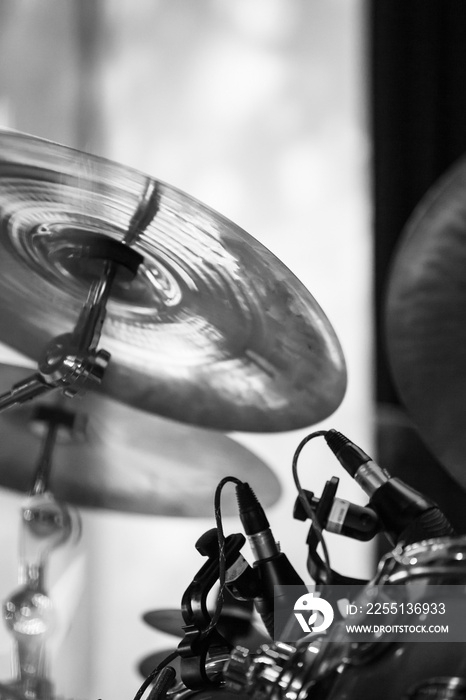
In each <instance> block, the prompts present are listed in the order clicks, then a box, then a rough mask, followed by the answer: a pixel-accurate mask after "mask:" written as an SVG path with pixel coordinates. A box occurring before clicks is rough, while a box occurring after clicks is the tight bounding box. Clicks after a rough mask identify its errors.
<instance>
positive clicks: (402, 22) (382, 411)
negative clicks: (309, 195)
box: [368, 0, 466, 531]
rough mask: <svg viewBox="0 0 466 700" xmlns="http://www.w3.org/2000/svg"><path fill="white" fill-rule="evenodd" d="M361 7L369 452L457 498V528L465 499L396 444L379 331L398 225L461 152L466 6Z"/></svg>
mask: <svg viewBox="0 0 466 700" xmlns="http://www.w3.org/2000/svg"><path fill="white" fill-rule="evenodd" d="M368 9H369V12H368V17H369V32H370V42H369V45H370V61H369V65H370V110H371V130H372V139H373V201H374V239H375V261H374V263H375V266H374V269H375V280H374V283H375V305H376V308H375V317H376V400H377V403H378V405H379V421H378V426H379V436H378V437H379V440H378V445H379V451H380V452H381V453H382V454H381V456H382V458H383V457H387V458H388V459H391V460H393V462H394V463H393V464H392V465H389V466H390V468H391V469H392V470H394V471H396V472H398V475H399V476H400V477H401V478H405V480H409V481H411V483H412V482H413V481H414V482H416V481H417V483H413V485H414V486H415V487H416V488H422V490H423V491H424V492H426V490H429V489H430V490H431V491H432V492H433V493H432V494H430V495H432V496H434V497H436V500H437V501H439V502H441V501H442V498H444V497H445V498H446V500H447V501H448V502H449V505H448V503H447V508H448V509H449V511H450V512H449V515H450V516H451V515H452V506H451V499H452V498H457V500H458V509H460V510H461V513H458V514H457V513H456V509H455V508H454V509H453V510H454V511H455V512H454V513H453V516H452V518H451V519H452V520H455V519H456V520H457V525H458V527H459V528H460V529H462V530H463V531H466V517H465V516H464V515H463V514H462V513H463V511H464V510H465V508H464V505H465V503H464V500H463V499H465V498H466V497H464V496H463V494H460V493H459V491H460V489H459V487H458V486H456V484H454V483H453V482H452V480H451V479H449V477H448V475H446V474H444V472H443V469H442V468H441V467H440V466H439V465H438V464H437V463H436V462H435V460H434V459H433V458H432V456H431V455H429V454H428V453H427V451H425V449H424V447H423V444H422V441H421V440H419V439H418V436H415V435H414V436H413V435H412V434H411V433H410V437H409V439H407V440H404V442H405V444H404V446H403V437H402V435H404V436H405V438H406V435H407V433H406V430H407V423H406V420H405V417H404V416H403V413H402V407H401V406H400V402H399V399H398V397H397V394H396V390H395V388H394V385H393V382H392V378H391V376H390V371H389V367H388V363H387V357H386V355H385V341H384V331H383V324H384V294H385V290H386V285H387V279H388V277H389V271H390V261H391V259H392V256H393V253H394V250H395V247H396V244H397V241H398V239H399V237H400V234H401V232H402V230H403V227H404V225H405V223H406V221H407V219H408V217H409V216H410V214H411V212H412V211H413V209H414V207H415V206H416V204H417V203H418V202H419V200H420V199H421V198H422V196H423V194H424V193H425V192H426V190H427V189H428V188H429V187H430V185H432V184H433V182H434V181H435V180H437V179H438V177H439V176H440V175H441V174H442V173H443V172H444V171H445V170H446V169H447V168H448V167H449V166H450V165H451V164H452V163H453V162H454V161H455V160H456V159H457V158H459V157H460V156H461V155H462V154H464V153H465V152H466V2H464V0H368ZM465 371H466V366H465ZM387 405H388V407H389V409H390V410H389V411H388V412H387ZM398 408H399V409H400V412H399V414H398V415H397V414H396V410H397V409H398ZM397 425H398V428H397V427H396V426H397ZM401 425H402V426H403V427H400V426H401ZM408 427H409V426H408ZM421 437H422V436H421ZM407 445H409V446H407ZM387 450H388V452H387ZM395 454H397V457H395V456H394V455H395ZM413 462H414V465H413ZM420 462H422V464H420ZM426 464H428V465H429V468H428V469H427V474H428V476H427V478H426ZM416 465H417V466H416ZM410 470H411V472H410ZM429 470H430V471H429ZM429 475H430V476H429ZM407 476H408V479H406V477H407ZM411 477H412V478H411ZM426 484H427V487H426ZM439 494H440V496H439ZM452 494H453V495H452ZM440 505H442V503H440ZM461 506H462V507H461Z"/></svg>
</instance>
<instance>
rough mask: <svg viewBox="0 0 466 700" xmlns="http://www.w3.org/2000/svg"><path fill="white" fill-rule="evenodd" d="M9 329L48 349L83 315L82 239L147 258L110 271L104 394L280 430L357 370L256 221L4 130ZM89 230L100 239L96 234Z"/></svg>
mask: <svg viewBox="0 0 466 700" xmlns="http://www.w3.org/2000/svg"><path fill="white" fill-rule="evenodd" d="M0 212H1V214H0V340H1V341H3V342H4V343H6V344H8V345H10V346H11V347H14V348H15V349H16V350H18V351H20V352H22V353H25V354H26V355H27V356H28V357H31V358H32V359H33V360H38V359H39V357H40V356H41V353H42V352H43V350H44V347H45V346H46V345H47V343H48V342H49V341H51V340H52V339H53V338H55V337H57V336H59V335H61V334H63V333H66V332H69V331H70V330H72V329H73V327H74V324H75V323H76V320H77V318H78V316H79V312H80V310H81V308H82V305H83V302H84V300H85V298H86V294H87V290H88V287H89V283H90V280H89V277H90V273H89V274H87V273H86V270H87V268H86V265H87V262H88V261H86V260H85V259H84V260H83V259H82V248H83V245H82V244H83V241H85V242H86V245H87V244H89V240H90V238H92V239H93V240H96V241H100V240H102V238H105V239H107V240H108V239H111V240H112V241H117V242H119V243H121V244H122V245H125V246H129V247H131V248H132V249H133V250H134V251H136V252H137V253H139V254H140V255H142V257H143V259H144V260H143V263H142V264H141V265H140V267H139V269H138V272H137V275H136V277H135V279H134V280H133V281H128V280H123V281H121V280H120V281H119V282H115V286H114V287H113V288H112V297H111V299H110V301H109V303H108V306H107V316H106V320H105V323H104V326H103V333H102V336H101V341H100V347H102V348H103V349H105V350H107V351H109V352H110V353H111V361H110V365H109V367H108V368H107V371H106V375H105V377H104V380H103V383H102V385H101V391H102V392H103V393H105V394H106V395H108V396H111V397H113V398H116V399H118V400H120V401H122V402H124V403H127V404H129V405H131V406H134V407H135V408H139V409H142V410H145V411H148V412H151V413H155V414H158V415H161V416H165V417H167V418H172V419H176V420H180V421H184V422H187V423H189V424H193V425H199V426H204V427H210V428H216V429H219V430H241V431H258V432H268V431H283V430H292V429H297V428H300V427H304V426H308V425H311V424H314V423H316V422H318V421H320V420H323V419H324V418H326V417H327V416H329V415H330V414H331V413H332V412H333V411H334V410H335V409H336V408H337V407H338V406H339V404H340V403H341V401H342V399H343V396H344V393H345V389H346V369H345V363H344V358H343V354H342V351H341V348H340V344H339V342H338V339H337V337H336V335H335V332H334V330H333V328H332V327H331V325H330V323H329V321H328V319H327V318H326V316H325V314H324V313H323V311H322V310H321V308H320V307H319V305H318V304H317V302H316V301H315V299H314V298H313V297H312V296H311V294H310V293H309V292H308V291H307V289H306V288H305V287H304V286H303V285H302V284H301V283H300V282H299V280H298V279H297V278H296V277H295V276H294V275H293V274H292V273H291V272H290V271H289V270H288V268H286V267H285V265H283V264H282V263H281V262H280V261H279V260H278V259H277V258H276V257H275V256H274V255H272V253H271V252H270V251H268V250H267V249H266V248H265V247H264V246H262V245H261V244H260V243H259V242H258V241H256V240H255V239H254V238H252V237H251V236H249V235H248V234H247V233H246V232H245V231H243V230H242V229H240V228H239V227H238V226H236V225H235V224H233V223H232V222H231V221H229V220H228V219H226V218H224V217H223V216H221V215H220V214H218V213H216V212H214V211H212V210H211V209H209V208H208V207H207V206H205V205H203V204H201V203H200V202H198V201H196V200H195V199H193V198H191V197H189V196H188V195H186V194H184V193H183V192H180V191H179V190H177V189H175V188H174V187H171V186H170V185H167V184H165V183H163V182H160V181H157V180H154V179H152V178H150V177H147V176H146V175H144V174H142V173H139V172H137V171H135V170H132V169H130V168H125V167H123V166H121V165H118V164H116V163H113V162H110V161H107V160H104V159H102V158H98V157H96V156H92V155H89V154H85V153H81V152H78V151H75V150H72V149H69V148H66V147H64V146H60V145H58V144H54V143H51V142H48V141H44V140H41V139H37V138H34V137H31V136H26V135H24V134H19V133H13V132H0ZM93 237H94V238H93Z"/></svg>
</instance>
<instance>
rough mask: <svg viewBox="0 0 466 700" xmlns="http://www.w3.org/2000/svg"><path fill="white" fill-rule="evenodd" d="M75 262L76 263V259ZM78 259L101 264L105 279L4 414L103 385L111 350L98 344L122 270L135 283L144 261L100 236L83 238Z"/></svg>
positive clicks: (7, 401) (10, 395) (16, 389)
mask: <svg viewBox="0 0 466 700" xmlns="http://www.w3.org/2000/svg"><path fill="white" fill-rule="evenodd" d="M70 259H71V260H72V261H73V255H71V256H70ZM78 259H79V261H81V260H82V259H86V260H90V261H92V262H94V261H95V260H98V261H103V264H102V272H101V275H100V276H99V277H97V278H96V279H94V280H93V281H92V283H91V286H90V288H89V292H88V296H87V300H86V302H85V304H84V306H83V308H82V311H81V313H80V315H79V318H78V322H77V324H76V326H75V328H74V330H73V332H72V333H65V334H62V335H59V336H58V337H56V338H54V339H53V340H52V341H51V342H50V343H49V344H48V345H47V346H46V348H45V352H44V355H43V357H42V358H41V359H40V361H39V372H36V373H34V374H32V375H30V376H29V377H26V378H25V379H24V380H22V381H21V382H18V383H17V384H15V385H14V386H13V388H12V389H11V390H10V391H8V392H6V393H5V394H2V395H0V412H1V411H4V410H6V409H8V408H11V407H13V406H17V405H21V404H23V403H24V402H25V401H29V400H31V399H33V398H35V397H37V396H40V395H42V394H44V393H46V392H49V391H51V390H52V389H57V388H60V389H62V391H63V394H64V395H65V396H68V397H73V396H75V395H76V394H79V393H82V392H83V391H84V390H85V388H86V387H87V385H88V384H90V385H92V384H97V385H98V384H100V382H101V381H102V379H103V375H104V372H105V370H106V368H107V365H108V362H109V360H110V354H109V353H108V352H107V351H106V350H97V345H98V343H99V340H100V336H101V332H102V325H103V323H104V319H105V309H106V305H107V302H108V299H109V296H110V291H111V287H112V284H113V281H114V278H115V276H116V274H117V265H123V266H124V267H125V270H126V271H129V273H130V278H134V277H135V276H136V272H137V268H138V267H139V265H140V263H141V262H142V256H141V255H139V253H136V252H135V251H133V250H131V249H130V248H127V247H125V246H123V244H120V243H117V242H116V241H112V240H111V239H108V240H106V239H104V238H103V237H101V238H100V240H96V239H94V238H91V237H89V236H84V237H83V245H82V248H81V250H80V252H79V256H78ZM125 277H126V278H127V277H128V275H127V274H126V275H125Z"/></svg>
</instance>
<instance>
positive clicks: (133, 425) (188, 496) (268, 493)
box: [0, 365, 280, 517]
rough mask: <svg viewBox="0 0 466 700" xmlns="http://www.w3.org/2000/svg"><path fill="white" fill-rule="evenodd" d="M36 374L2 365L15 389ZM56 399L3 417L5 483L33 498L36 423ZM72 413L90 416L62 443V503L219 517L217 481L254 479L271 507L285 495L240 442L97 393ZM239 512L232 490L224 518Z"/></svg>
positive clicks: (54, 478)
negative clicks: (38, 414)
mask: <svg viewBox="0 0 466 700" xmlns="http://www.w3.org/2000/svg"><path fill="white" fill-rule="evenodd" d="M29 373H30V370H27V369H24V368H21V367H15V366H11V365H0V383H1V385H2V386H11V385H12V384H14V383H15V382H18V381H19V380H20V379H22V378H23V377H25V376H27V375H28V374H29ZM56 398H57V397H56V396H54V395H50V394H49V395H48V396H47V397H45V398H41V399H38V400H36V401H33V402H30V403H28V404H27V405H26V404H25V405H23V406H20V407H16V408H13V409H11V410H10V411H6V412H5V413H3V414H1V415H0V485H2V486H5V487H7V488H9V489H15V490H18V491H23V492H29V490H30V489H31V487H32V481H33V475H34V472H35V468H36V465H37V461H38V458H39V454H40V448H41V443H42V439H43V438H42V435H41V434H38V433H37V425H34V421H33V417H34V414H35V413H36V411H37V408H38V407H39V406H41V405H44V404H47V405H56ZM62 405H63V407H65V408H66V410H67V411H77V412H79V414H80V415H81V416H84V417H86V419H87V420H86V425H85V428H84V429H82V430H76V431H74V432H72V433H71V434H67V435H66V436H65V439H62V440H58V441H57V444H56V445H55V448H54V452H53V458H52V471H51V480H50V489H51V490H52V491H53V493H54V494H55V496H56V497H57V498H59V499H62V500H64V501H67V502H68V503H71V504H74V505H77V506H82V507H89V508H104V509H111V510H119V511H123V512H129V513H141V514H147V515H164V516H179V517H206V516H207V517H209V516H211V515H212V516H213V513H214V508H213V498H214V492H215V487H216V485H217V483H218V482H219V481H220V480H221V479H222V478H223V477H224V476H227V475H233V476H237V477H238V478H239V479H241V480H245V481H248V482H249V483H250V484H251V485H252V487H253V488H255V489H256V490H257V494H258V496H259V498H260V499H261V502H263V504H264V506H265V507H266V506H267V505H268V506H270V505H272V504H273V503H275V502H276V501H277V499H278V498H279V495H280V485H279V482H278V479H277V478H276V476H275V475H274V473H273V472H272V471H271V470H270V469H269V468H268V467H267V466H266V464H265V463H264V462H262V461H261V460H260V459H259V458H258V457H256V456H255V455H254V454H253V453H252V452H250V451H249V450H247V449H246V448H245V447H243V446H242V445H240V444H239V443H238V442H236V441H234V440H232V439H230V438H228V437H226V436H224V435H222V434H221V433H218V432H216V431H213V430H206V429H203V428H196V427H193V426H188V425H185V424H183V423H177V422H175V421H170V420H167V419H165V418H160V417H158V416H154V415H151V414H150V413H146V412H144V411H139V410H137V409H134V408H130V407H129V406H125V405H124V404H121V403H119V402H117V401H113V400H112V399H109V398H107V397H104V396H101V395H99V394H95V393H92V392H90V393H88V394H86V395H85V396H84V397H82V398H81V399H79V398H78V399H73V400H71V399H63V400H62ZM237 512H238V509H237V504H236V497H235V491H234V488H233V487H232V488H226V489H224V490H223V492H222V513H223V514H224V515H236V514H237Z"/></svg>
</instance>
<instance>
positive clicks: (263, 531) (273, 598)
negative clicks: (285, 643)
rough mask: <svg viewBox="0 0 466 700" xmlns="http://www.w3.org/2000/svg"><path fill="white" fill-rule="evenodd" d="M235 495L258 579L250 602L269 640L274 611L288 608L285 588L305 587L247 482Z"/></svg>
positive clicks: (305, 589) (272, 630)
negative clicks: (252, 603) (276, 539)
mask: <svg viewBox="0 0 466 700" xmlns="http://www.w3.org/2000/svg"><path fill="white" fill-rule="evenodd" d="M236 497H237V500H238V507H239V516H240V519H241V523H242V525H243V528H244V532H245V535H246V537H247V539H248V542H249V545H250V547H251V551H252V554H253V557H254V559H255V561H254V563H253V567H254V569H255V571H256V573H257V574H258V579H259V587H260V595H259V596H258V597H256V598H255V599H254V604H255V607H256V610H257V612H258V613H259V615H260V616H261V618H262V621H263V623H264V625H265V627H266V629H267V632H268V633H269V634H270V636H271V637H272V639H273V638H274V636H277V635H274V633H276V632H277V630H274V610H275V612H279V611H280V610H289V609H290V606H289V593H288V594H287V591H286V587H287V586H303V588H304V592H307V588H306V587H305V584H304V581H303V580H302V579H301V577H300V576H299V575H298V574H297V572H296V571H295V570H294V568H293V566H292V565H291V563H290V561H289V559H288V557H287V556H286V555H285V554H283V552H281V551H280V548H279V546H278V544H277V542H276V541H275V539H274V536H273V534H272V531H271V529H270V525H269V521H268V520H267V516H266V514H265V512H264V509H263V508H262V506H261V504H260V503H259V501H258V499H257V496H256V494H255V493H254V491H253V490H252V488H251V487H250V486H249V484H247V483H241V484H238V485H237V486H236ZM275 619H277V617H275ZM301 634H302V633H301Z"/></svg>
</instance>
